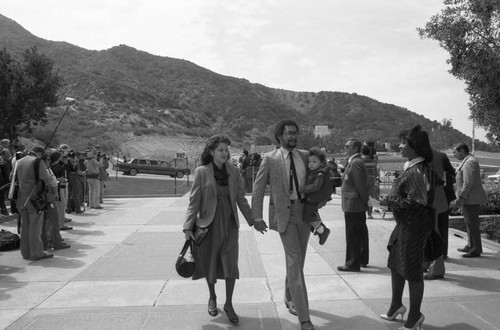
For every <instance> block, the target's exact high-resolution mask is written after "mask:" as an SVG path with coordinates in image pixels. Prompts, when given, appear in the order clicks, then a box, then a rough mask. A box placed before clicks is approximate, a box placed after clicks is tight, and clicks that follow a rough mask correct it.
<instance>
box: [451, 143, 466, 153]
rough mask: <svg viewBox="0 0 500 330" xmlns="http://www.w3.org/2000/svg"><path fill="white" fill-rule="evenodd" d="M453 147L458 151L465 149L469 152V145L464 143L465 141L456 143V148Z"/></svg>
mask: <svg viewBox="0 0 500 330" xmlns="http://www.w3.org/2000/svg"><path fill="white" fill-rule="evenodd" d="M453 149H454V150H456V151H459V150H463V151H465V153H467V154H468V153H469V146H468V145H467V143H463V142H461V143H458V144H456V145H455V148H453Z"/></svg>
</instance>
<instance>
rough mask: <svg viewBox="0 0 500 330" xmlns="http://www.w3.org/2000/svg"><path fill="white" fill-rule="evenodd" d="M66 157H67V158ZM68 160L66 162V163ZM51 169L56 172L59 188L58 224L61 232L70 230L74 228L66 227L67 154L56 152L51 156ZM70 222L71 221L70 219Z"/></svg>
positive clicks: (57, 203) (57, 202)
mask: <svg viewBox="0 0 500 330" xmlns="http://www.w3.org/2000/svg"><path fill="white" fill-rule="evenodd" d="M65 156H66V157H65ZM64 158H66V161H64ZM50 161H51V168H52V171H53V172H54V175H55V176H56V178H57V182H58V187H57V192H58V195H59V198H58V200H57V201H56V205H57V211H58V215H59V218H58V223H59V229H60V230H70V229H73V228H72V227H69V226H66V216H65V211H66V206H67V205H68V185H69V182H68V177H69V173H68V166H67V154H66V155H64V153H63V154H62V155H61V152H57V153H56V152H54V153H53V154H52V155H50ZM68 221H71V220H70V219H68Z"/></svg>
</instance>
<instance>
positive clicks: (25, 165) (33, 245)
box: [16, 147, 53, 260]
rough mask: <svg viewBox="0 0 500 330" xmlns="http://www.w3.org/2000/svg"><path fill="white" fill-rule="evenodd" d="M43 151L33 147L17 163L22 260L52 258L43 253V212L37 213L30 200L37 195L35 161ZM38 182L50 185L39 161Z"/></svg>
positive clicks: (42, 164) (44, 168) (43, 165)
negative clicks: (41, 181)
mask: <svg viewBox="0 0 500 330" xmlns="http://www.w3.org/2000/svg"><path fill="white" fill-rule="evenodd" d="M43 152H44V149H43V148H42V147H34V148H33V149H32V150H31V152H30V153H29V154H28V155H27V156H25V157H23V158H21V159H20V160H18V161H17V171H16V176H17V180H18V182H19V196H18V199H17V207H18V209H19V212H20V213H21V221H22V225H21V255H22V256H23V258H24V259H29V260H39V259H45V258H51V257H53V255H52V254H48V253H45V252H44V251H43V243H42V236H41V235H42V225H43V212H40V213H38V212H37V210H36V208H35V206H34V205H33V204H32V203H31V201H30V199H31V198H35V197H36V195H37V189H36V180H35V159H37V158H38V159H39V158H41V157H42V155H43ZM38 177H39V180H43V181H44V182H45V185H46V186H48V185H49V184H50V177H49V173H48V172H47V168H46V167H45V164H44V162H42V161H40V163H39V167H38Z"/></svg>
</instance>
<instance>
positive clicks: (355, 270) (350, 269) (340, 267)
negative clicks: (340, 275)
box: [337, 266, 360, 272]
mask: <svg viewBox="0 0 500 330" xmlns="http://www.w3.org/2000/svg"><path fill="white" fill-rule="evenodd" d="M337 269H338V270H339V271H341V272H359V271H360V270H359V269H356V268H351V267H349V266H338V267H337Z"/></svg>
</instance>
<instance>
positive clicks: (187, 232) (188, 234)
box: [184, 229, 194, 241]
mask: <svg viewBox="0 0 500 330" xmlns="http://www.w3.org/2000/svg"><path fill="white" fill-rule="evenodd" d="M184 237H185V238H186V241H187V240H190V239H191V240H194V235H193V231H192V230H189V229H184Z"/></svg>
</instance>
